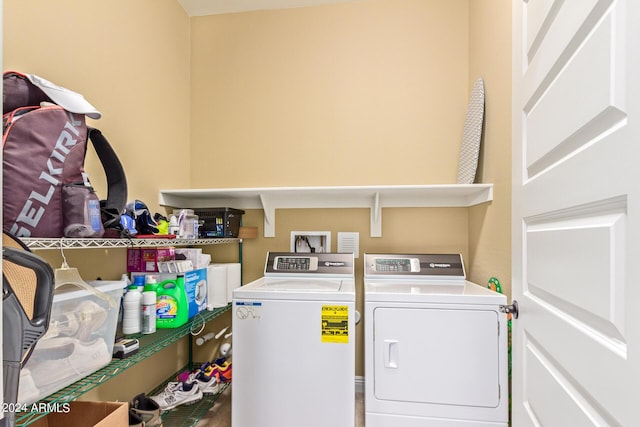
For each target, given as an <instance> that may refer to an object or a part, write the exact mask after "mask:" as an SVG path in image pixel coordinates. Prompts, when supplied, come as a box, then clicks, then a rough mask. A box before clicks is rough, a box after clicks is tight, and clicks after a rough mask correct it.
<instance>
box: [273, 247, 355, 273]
mask: <svg viewBox="0 0 640 427" xmlns="http://www.w3.org/2000/svg"><path fill="white" fill-rule="evenodd" d="M353 266H354V259H353V254H352V253H326V252H325V253H296V252H269V253H267V261H266V263H265V268H264V274H265V276H288V275H292V274H310V275H311V274H314V275H322V274H325V275H332V276H335V275H340V276H344V275H346V276H353V272H354V270H353Z"/></svg>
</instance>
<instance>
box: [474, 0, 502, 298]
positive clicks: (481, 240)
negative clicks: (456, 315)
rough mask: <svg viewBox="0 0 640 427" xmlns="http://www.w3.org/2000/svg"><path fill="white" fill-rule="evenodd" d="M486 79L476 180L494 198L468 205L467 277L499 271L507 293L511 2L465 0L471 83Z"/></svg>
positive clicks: (483, 280)
mask: <svg viewBox="0 0 640 427" xmlns="http://www.w3.org/2000/svg"><path fill="white" fill-rule="evenodd" d="M477 77H483V79H484V84H485V92H486V99H485V125H484V139H483V141H482V150H481V157H480V162H479V163H480V164H479V170H478V177H477V180H478V181H480V182H491V183H493V202H491V203H490V204H485V205H480V206H476V207H473V208H471V209H470V211H469V258H468V263H467V266H468V270H469V272H470V275H469V279H470V280H472V281H474V282H476V283H480V284H486V283H487V281H488V280H489V278H491V277H492V276H495V277H497V278H498V279H499V280H500V282H501V284H502V286H503V291H504V292H505V293H507V294H508V295H511V231H510V230H511V226H510V224H511V161H510V159H511V2H510V1H509V0H482V1H478V0H472V1H470V2H469V84H470V85H471V84H473V81H475V79H476V78H477Z"/></svg>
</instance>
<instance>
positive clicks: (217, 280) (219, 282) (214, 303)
mask: <svg viewBox="0 0 640 427" xmlns="http://www.w3.org/2000/svg"><path fill="white" fill-rule="evenodd" d="M207 301H208V304H207V309H208V310H209V311H213V309H214V308H219V307H224V306H226V305H227V303H228V302H229V301H228V300H227V268H226V266H225V265H224V264H211V265H209V266H208V267H207Z"/></svg>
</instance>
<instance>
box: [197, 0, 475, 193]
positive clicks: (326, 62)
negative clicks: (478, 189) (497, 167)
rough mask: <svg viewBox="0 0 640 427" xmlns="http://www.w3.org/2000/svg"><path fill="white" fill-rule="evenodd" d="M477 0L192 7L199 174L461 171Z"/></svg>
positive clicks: (380, 179)
mask: <svg viewBox="0 0 640 427" xmlns="http://www.w3.org/2000/svg"><path fill="white" fill-rule="evenodd" d="M467 71H468V2H467V0H367V1H357V2H353V3H342V4H333V5H325V6H318V7H310V8H298V9H289V10H279V11H261V12H252V13H239V14H228V15H215V16H206V17H197V18H193V19H192V62H191V76H192V86H191V90H192V93H191V111H192V116H191V117H192V126H191V132H192V157H191V166H192V168H191V185H192V186H193V187H201V188H202V187H204V188H208V187H260V186H304V185H358V184H365V185H371V184H425V183H430V184H435V183H453V182H455V178H456V173H457V160H456V159H457V156H458V150H459V141H460V137H461V133H462V122H463V120H464V113H465V108H466V102H467V99H468V96H469V94H468V88H467Z"/></svg>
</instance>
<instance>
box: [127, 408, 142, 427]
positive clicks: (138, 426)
mask: <svg viewBox="0 0 640 427" xmlns="http://www.w3.org/2000/svg"><path fill="white" fill-rule="evenodd" d="M129 427H145V424H144V421H143V420H142V418H141V417H140V416H139V415H138V414H136V413H135V412H133V411H132V410H131V409H129Z"/></svg>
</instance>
